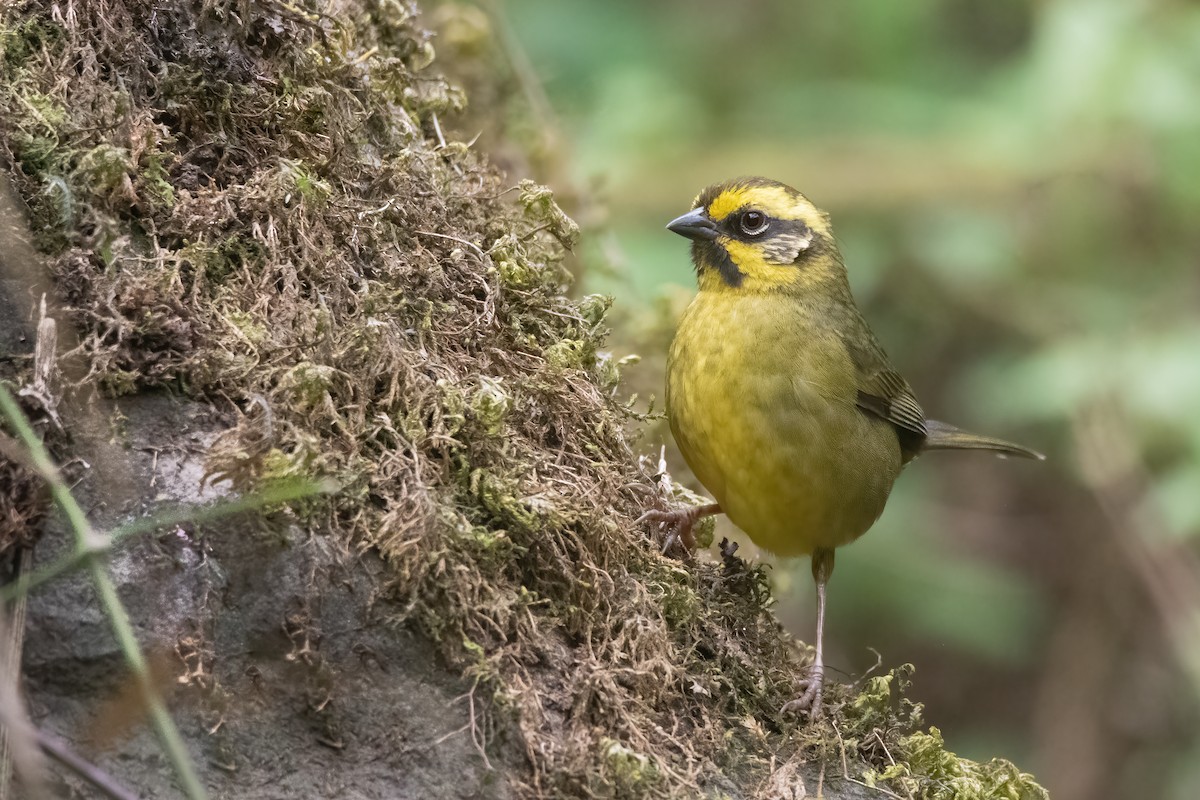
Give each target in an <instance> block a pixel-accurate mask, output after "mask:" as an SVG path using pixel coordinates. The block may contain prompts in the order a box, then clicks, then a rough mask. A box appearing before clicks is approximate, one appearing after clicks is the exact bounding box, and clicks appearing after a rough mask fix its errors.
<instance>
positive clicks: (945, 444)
mask: <svg viewBox="0 0 1200 800" xmlns="http://www.w3.org/2000/svg"><path fill="white" fill-rule="evenodd" d="M921 449H922V450H991V451H992V452H993V453H996V454H998V455H1002V456H1020V457H1021V458H1036V459H1037V460H1038V461H1045V460H1046V457H1045V456H1044V455H1042V454H1041V453H1039V452H1038V451H1036V450H1030V449H1029V448H1028V447H1022V446H1021V445H1019V444H1013V443H1012V442H1006V441H1004V440H1003V439H994V438H992V437H991V436H980V435H979V434H977V433H968V432H967V431H964V430H961V429H959V428H956V427H954V426H953V425H949V424H947V423H945V422H938V421H937V420H936V419H927V420H925V443H924V445H923V446H922V447H921Z"/></svg>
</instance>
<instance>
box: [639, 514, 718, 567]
mask: <svg viewBox="0 0 1200 800" xmlns="http://www.w3.org/2000/svg"><path fill="white" fill-rule="evenodd" d="M718 511H719V509H718V508H717V506H716V505H708V506H692V507H691V508H681V509H679V510H677V511H660V510H658V509H656V508H652V509H650V510H649V511H647V512H646V513H645V514H642V515H641V516H640V517H638V518H637V524H638V525H641V524H642V523H644V522H652V523H654V525H655V526H656V527H657V529H658V530H659V531H660V532H661V533H662V534H663V537H662V552H663V555H666V554H667V553H668V552H670V550H671V548H672V547H675V546H676V545H681V546H682V547H683V551H684V554H685V555H689V556H690V555H691V553H692V551H693V550H695V549H696V537H695V535H694V534H693V533H692V528H693V527H695V525H696V522H697V521H698V520H699V519H700V518H701V517H706V516H708V515H710V514H715V513H718Z"/></svg>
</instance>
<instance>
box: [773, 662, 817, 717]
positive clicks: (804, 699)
mask: <svg viewBox="0 0 1200 800" xmlns="http://www.w3.org/2000/svg"><path fill="white" fill-rule="evenodd" d="M824 684H825V670H824V669H823V668H821V667H814V668H813V669H812V671H811V672H810V673H809V677H807V678H805V679H804V680H802V681H800V686H801V688H802V689H803V692H802V693H801V694H800V696H799V697H796V698H794V699H792V700H789V701H787V702H786V703H784V704H783V707H782V708H781V709H779V713H780V714H801V713H804V712H808V718H809V719H810V720H813V719H818V718H819V717H820V716H821V688H822V686H824Z"/></svg>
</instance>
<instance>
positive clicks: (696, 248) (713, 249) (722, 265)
mask: <svg viewBox="0 0 1200 800" xmlns="http://www.w3.org/2000/svg"><path fill="white" fill-rule="evenodd" d="M692 263H693V264H695V265H696V272H697V273H699V272H700V271H701V270H702V269H704V268H705V267H709V268H711V269H715V270H716V271H717V272H718V273H720V275H721V280H723V281H725V283H727V284H729V285H730V286H734V287H736V286H741V285H742V277H743V275H742V271H741V270H740V269H738V268H737V264H734V263H733V259H732V258H730V257H729V253H728V252H727V251H726V250H725V248H724V247H721V245H719V244H717V243H716V242H713V241H708V240H699V239H698V240H696V241H694V242H692Z"/></svg>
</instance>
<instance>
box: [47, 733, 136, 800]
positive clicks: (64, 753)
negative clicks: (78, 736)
mask: <svg viewBox="0 0 1200 800" xmlns="http://www.w3.org/2000/svg"><path fill="white" fill-rule="evenodd" d="M36 736H37V743H38V746H40V747H41V748H42V752H44V753H45V754H46V755H48V756H50V757H51V758H53V759H54V760H55V761H57V762H58V763H59V764H62V765H63V766H64V767H66V768H67V769H69V770H71V772H74V773H75V774H76V775H78V776H79V777H80V778H83V779H84V780H85V781H87V782H88V783H89V784H91V785H92V786H93V787H94V788H95V789H97V790H98V791H99V792H100V793H101V794H102V795H104V796H105V797H108V798H110V800H140V798H139V796H138V795H136V794H134V793H133V792H132V791H130V790H129V789H126V788H125V787H124V786H122V785H121V784H119V783H117V781H116V780H115V779H114V778H113V777H112V776H111V775H109V774H108V773H107V772H105V771H104V770H102V769H100V768H99V767H97V766H96V765H95V764H93V763H91V762H90V761H85V760H84V759H83V758H81V757H80V756H79V755H78V754H77V753H75V752H74V751H72V750H71V748H69V747H67V745H66V743H65V742H63V741H60V740H59V739H58V738H57V737H54V736H51V735H50V734H48V733H46V732H45V731H43V730H38V731H37V732H36Z"/></svg>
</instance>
